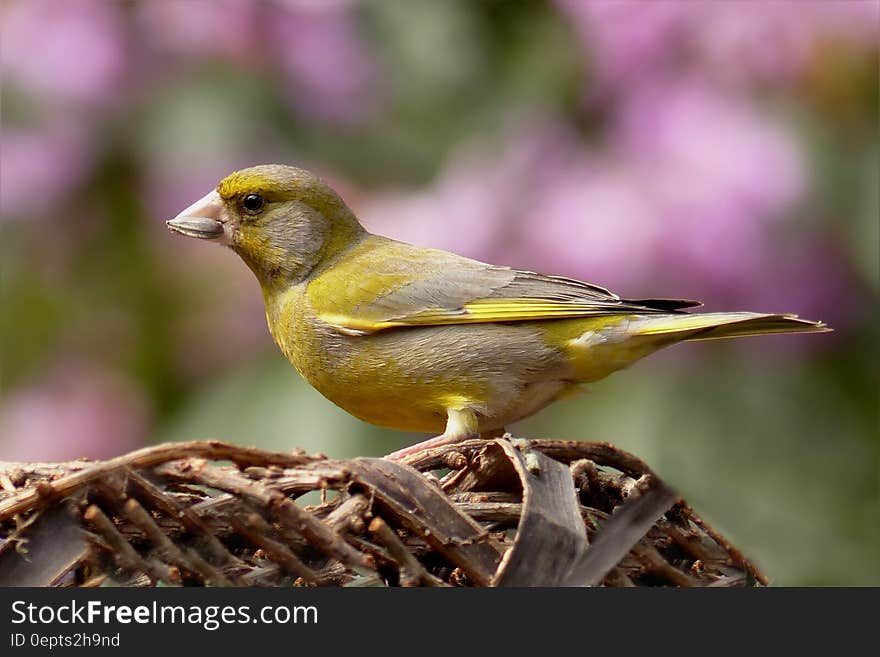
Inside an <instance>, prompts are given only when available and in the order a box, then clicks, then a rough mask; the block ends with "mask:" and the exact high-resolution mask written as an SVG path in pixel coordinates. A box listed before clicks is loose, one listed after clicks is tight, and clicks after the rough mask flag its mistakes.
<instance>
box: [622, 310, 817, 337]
mask: <svg viewBox="0 0 880 657" xmlns="http://www.w3.org/2000/svg"><path fill="white" fill-rule="evenodd" d="M630 330H631V331H632V332H633V333H634V334H635V335H645V336H648V335H664V334H678V335H680V336H681V338H680V339H682V340H717V339H720V338H739V337H743V336H747V335H765V334H768V333H823V332H825V331H830V330H831V329H830V328H828V327H827V326H826V325H825V324H824V323H823V322H813V321H810V320H807V319H800V318H799V317H798V316H797V315H768V314H763V313H746V312H742V313H700V314H693V315H687V314H681V315H661V316H658V317H651V316H643V317H641V318H639V319H638V320H636V321H635V322H633V323H631V324H630ZM688 333H691V335H682V334H688Z"/></svg>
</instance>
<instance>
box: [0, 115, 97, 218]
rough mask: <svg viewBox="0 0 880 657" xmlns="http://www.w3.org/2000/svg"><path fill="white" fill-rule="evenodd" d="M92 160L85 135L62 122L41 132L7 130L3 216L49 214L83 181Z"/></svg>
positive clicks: (0, 201)
mask: <svg viewBox="0 0 880 657" xmlns="http://www.w3.org/2000/svg"><path fill="white" fill-rule="evenodd" d="M90 160H91V154H90V153H89V149H88V145H87V141H86V138H85V135H83V134H82V133H81V130H80V129H79V126H77V125H73V124H71V123H68V122H63V123H56V124H53V125H47V126H44V127H43V128H42V129H27V130H10V129H4V130H3V133H2V135H0V171H2V172H3V175H2V176H0V217H2V218H6V219H9V218H17V217H37V216H46V215H48V214H49V213H50V211H52V210H53V209H54V208H56V207H57V206H58V204H59V203H60V202H61V201H62V200H63V199H64V197H65V196H66V195H67V194H68V193H70V192H71V191H72V190H73V189H75V188H76V186H77V185H78V184H79V183H80V182H82V180H83V178H84V177H85V176H86V175H87V174H88V166H89V164H90ZM35 190H37V192H38V193H35Z"/></svg>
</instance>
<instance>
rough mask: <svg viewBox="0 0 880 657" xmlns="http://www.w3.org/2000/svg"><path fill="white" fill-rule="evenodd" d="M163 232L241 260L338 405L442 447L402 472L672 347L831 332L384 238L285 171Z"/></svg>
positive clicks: (322, 189)
mask: <svg viewBox="0 0 880 657" xmlns="http://www.w3.org/2000/svg"><path fill="white" fill-rule="evenodd" d="M166 224H167V226H168V228H169V229H170V230H171V231H173V232H175V233H178V234H180V235H184V236H187V237H192V238H198V239H202V240H209V241H212V242H217V243H219V244H223V245H225V246H227V247H229V248H230V249H232V250H233V251H234V252H235V253H236V254H238V256H239V257H240V258H241V259H242V260H243V261H244V262H245V264H246V265H247V266H248V267H249V268H250V269H251V271H252V272H253V273H254V275H255V276H256V278H257V280H258V281H259V284H260V287H261V290H262V294H263V301H264V304H265V311H266V321H267V324H268V328H269V332H270V334H271V335H272V338H273V339H274V341H275V343H276V344H277V345H278V347H279V348H280V350H281V352H282V353H283V355H284V356H285V357H286V358H287V359H288V360H289V361H290V363H292V364H293V366H294V367H295V368H296V370H297V371H298V372H299V373H300V374H301V375H302V377H303V378H304V379H305V380H306V381H307V382H308V383H309V384H311V385H312V386H313V387H314V388H316V389H317V390H318V391H319V392H320V393H321V394H323V395H324V396H325V397H326V398H327V399H329V400H330V401H331V402H333V403H335V404H336V405H338V406H340V407H341V408H343V409H344V410H346V411H347V412H349V413H350V414H352V415H354V416H355V417H357V418H360V419H361V420H364V421H366V422H368V423H371V424H374V425H378V426H381V427H386V428H390V429H396V430H400V431H407V432H417V433H423V434H434V435H435V436H434V437H433V438H430V439H428V440H424V441H422V442H419V443H417V444H414V445H410V446H409V447H406V448H404V449H401V450H398V451H396V452H393V453H392V454H389V455H387V457H386V458H390V459H393V460H405V459H406V458H407V457H409V456H411V455H412V454H414V453H415V452H417V451H420V450H423V449H428V448H433V447H439V446H443V445H448V444H452V443H456V442H459V441H462V440H465V439H468V438H474V437H478V436H479V437H483V438H491V437H497V436H500V435H502V434H503V433H504V431H505V429H506V427H507V426H508V425H510V424H511V423H514V422H516V421H518V420H522V419H524V418H526V417H529V416H530V415H533V414H534V413H536V412H538V411H539V410H541V409H543V408H544V407H546V406H547V405H549V404H551V403H552V402H554V401H556V400H559V399H561V398H564V397H567V396H570V395H571V394H573V393H574V392H577V391H578V390H580V389H582V387H583V386H584V384H587V383H592V382H595V381H598V380H600V379H603V378H605V377H606V376H608V375H610V374H612V373H613V372H616V371H618V370H621V369H623V368H625V367H627V366H629V365H631V364H632V363H634V362H635V361H638V360H640V359H642V358H644V357H645V356H648V355H649V354H651V353H654V352H655V351H657V350H659V349H661V348H663V347H667V346H669V345H672V344H674V343H677V342H683V341H694V340H713V339H719V338H736V337H740V336H751V335H762V334H769V333H813V332H823V331H828V330H830V329H829V328H828V327H827V326H826V325H825V324H824V323H823V322H817V321H809V320H805V319H801V318H799V317H797V316H796V315H793V314H784V313H783V314H780V313H757V312H711V313H700V312H693V309H694V308H696V307H698V306H700V305H702V304H700V303H699V302H695V301H688V300H683V299H624V298H621V297H619V296H618V295H616V294H614V293H612V292H610V291H609V290H607V289H605V288H604V287H600V286H599V285H595V284H592V283H587V282H584V281H580V280H576V279H573V278H567V277H564V276H554V275H548V274H541V273H537V272H532V271H526V270H520V269H514V268H510V267H506V266H498V265H492V264H488V263H484V262H480V261H478V260H473V259H470V258H466V257H464V256H461V255H456V254H454V253H451V252H448V251H443V250H439V249H434V248H428V247H421V246H414V245H411V244H407V243H404V242H400V241H396V240H393V239H390V238H387V237H382V236H380V235H375V234H372V233H370V232H368V231H367V230H366V229H365V228H364V227H363V226H362V225H361V223H360V222H359V221H358V219H357V217H356V216H355V214H354V212H352V210H350V209H349V207H348V206H347V205H346V204H345V202H344V201H343V200H342V198H341V197H340V196H339V195H338V194H337V193H336V192H335V191H334V190H333V189H332V188H331V187H330V186H329V185H328V184H327V183H325V182H324V181H323V180H321V179H320V178H319V177H318V176H316V175H314V174H312V173H310V172H309V171H306V170H304V169H301V168H298V167H293V166H287V165H279V164H266V165H259V166H254V167H250V168H246V169H242V170H240V171H236V172H234V173H232V174H230V175H228V176H227V177H225V178H224V179H223V180H221V181H220V183H219V184H218V185H217V187H216V188H215V189H213V190H212V191H210V192H209V193H208V194H206V195H205V196H204V197H202V198H201V199H199V200H198V201H196V202H195V203H193V204H192V205H190V206H189V207H187V208H186V209H185V210H183V211H182V212H180V213H179V214H178V215H177V216H176V217H174V218H173V219H170V220H168V221H167V222H166Z"/></svg>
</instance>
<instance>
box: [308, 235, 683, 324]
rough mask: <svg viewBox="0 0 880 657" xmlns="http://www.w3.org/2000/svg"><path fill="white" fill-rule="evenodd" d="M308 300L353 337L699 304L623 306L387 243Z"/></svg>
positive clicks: (549, 281)
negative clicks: (412, 328) (408, 329)
mask: <svg viewBox="0 0 880 657" xmlns="http://www.w3.org/2000/svg"><path fill="white" fill-rule="evenodd" d="M370 239H371V240H376V239H381V238H373V237H371V238H370ZM308 294H309V298H310V300H311V301H312V304H313V306H314V307H315V308H316V309H317V310H318V314H319V316H320V318H321V319H322V320H323V321H324V322H325V323H327V324H329V325H331V326H333V327H335V328H337V329H338V330H340V331H342V332H344V333H351V334H366V333H373V332H376V331H381V330H384V329H389V328H395V327H403V326H436V325H448V324H471V323H487V322H520V321H530V320H542V319H562V318H568V317H586V316H591V315H592V316H595V315H618V314H628V313H658V312H675V311H676V310H678V309H681V308H687V307H692V306H695V305H699V304H698V303H697V302H693V301H680V300H674V299H673V300H670V299H644V300H635V301H631V300H625V299H621V298H619V297H618V296H617V295H615V294H613V293H611V292H609V291H608V290H606V289H605V288H602V287H599V286H598V285H592V284H590V283H584V282H582V281H578V280H574V279H571V278H564V277H561V276H547V275H544V274H538V273H535V272H530V271H521V270H516V269H510V268H508V267H498V266H495V265H489V264H486V263H483V262H479V261H476V260H471V259H469V258H464V257H461V256H457V255H455V254H452V253H448V252H446V251H438V250H435V249H422V248H417V247H413V246H410V245H408V244H402V243H400V242H393V241H391V240H384V239H383V240H382V241H381V242H378V243H375V244H367V245H366V246H365V247H362V248H361V249H360V250H358V251H356V252H355V253H354V254H352V257H350V258H347V259H346V261H345V262H343V263H339V264H338V265H336V266H334V267H333V268H331V269H328V271H327V272H326V273H325V274H323V275H321V276H318V277H317V278H316V279H315V280H313V281H312V282H311V283H310V284H309V291H308Z"/></svg>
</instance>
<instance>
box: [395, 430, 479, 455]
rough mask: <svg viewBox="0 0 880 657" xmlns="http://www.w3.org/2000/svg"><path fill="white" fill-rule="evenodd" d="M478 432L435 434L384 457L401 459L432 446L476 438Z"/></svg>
mask: <svg viewBox="0 0 880 657" xmlns="http://www.w3.org/2000/svg"><path fill="white" fill-rule="evenodd" d="M476 437H477V434H465V435H463V436H462V435H458V436H447V435H446V434H445V433H444V434H440V435H439V436H434V437H433V438H428V440H423V441H422V442H420V443H416V444H415V445H410V446H409V447H404V448H403V449H399V450H397V451H396V452H391V453H390V454H387V455H385V457H384V458H386V459H388V460H390V461H400V460H401V459H404V458H406V457H407V456H410V455H411V454H415V453H416V452H421V451H422V450H425V449H431V448H432V447H442V446H443V445H452V444H453V443H460V442H461V441H463V440H468V439H469V438H476Z"/></svg>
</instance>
